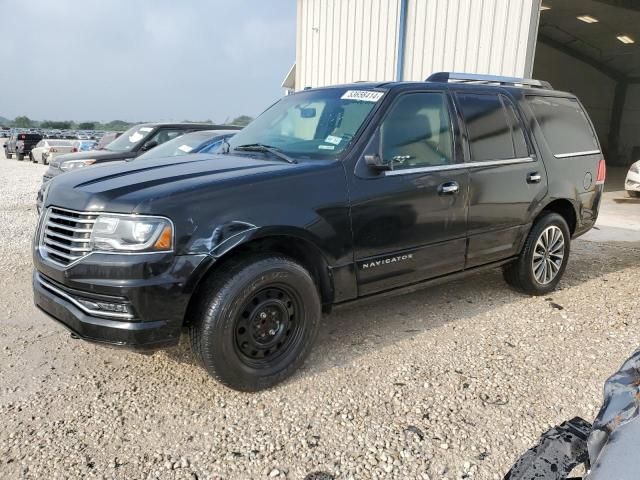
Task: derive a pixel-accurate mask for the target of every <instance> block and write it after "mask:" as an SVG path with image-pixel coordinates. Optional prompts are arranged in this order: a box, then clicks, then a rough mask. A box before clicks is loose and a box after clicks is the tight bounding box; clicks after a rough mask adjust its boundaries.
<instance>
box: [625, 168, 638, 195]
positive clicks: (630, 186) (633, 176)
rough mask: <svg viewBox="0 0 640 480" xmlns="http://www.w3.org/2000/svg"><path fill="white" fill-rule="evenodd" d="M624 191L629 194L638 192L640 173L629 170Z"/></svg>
mask: <svg viewBox="0 0 640 480" xmlns="http://www.w3.org/2000/svg"><path fill="white" fill-rule="evenodd" d="M624 189H625V190H627V191H631V192H640V173H636V172H633V171H631V170H629V173H627V178H626V180H625V182H624Z"/></svg>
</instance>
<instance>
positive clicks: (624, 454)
mask: <svg viewBox="0 0 640 480" xmlns="http://www.w3.org/2000/svg"><path fill="white" fill-rule="evenodd" d="M639 414H640V350H637V351H636V352H635V353H634V354H633V355H632V356H631V357H630V358H629V359H628V360H627V361H626V362H624V364H623V365H622V366H621V367H620V370H618V371H617V372H616V373H615V374H613V375H612V376H611V377H610V378H609V379H608V380H607V381H606V383H605V386H604V402H603V405H602V408H601V409H600V412H599V413H598V415H597V416H596V419H595V420H594V422H593V425H592V424H590V423H589V422H588V421H586V420H584V419H582V418H579V417H576V418H574V419H572V420H569V421H567V422H565V423H563V424H561V425H559V426H557V427H554V428H552V429H551V430H549V431H548V432H546V433H545V434H543V435H542V437H541V438H540V440H539V442H538V444H537V445H536V446H535V447H533V448H532V449H530V450H529V451H527V452H526V453H525V454H524V455H522V457H520V458H519V459H518V461H517V462H516V464H515V465H514V466H513V467H512V468H511V470H510V471H509V473H507V475H506V476H505V477H504V479H505V480H533V479H540V480H566V479H568V478H569V477H568V476H569V475H570V474H571V472H572V471H573V470H574V468H575V467H577V466H579V465H584V466H585V469H586V471H587V474H586V476H585V477H584V480H613V479H615V480H635V479H637V478H638V472H639V471H640V460H638V455H637V454H638V445H640V418H639ZM571 478H574V479H575V480H577V478H576V477H571Z"/></svg>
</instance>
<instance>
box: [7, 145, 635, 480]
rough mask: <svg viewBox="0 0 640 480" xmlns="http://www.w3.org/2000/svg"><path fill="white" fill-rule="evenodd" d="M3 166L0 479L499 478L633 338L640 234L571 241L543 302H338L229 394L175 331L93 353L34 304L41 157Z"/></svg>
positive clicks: (580, 403)
mask: <svg viewBox="0 0 640 480" xmlns="http://www.w3.org/2000/svg"><path fill="white" fill-rule="evenodd" d="M0 156H1V154H0ZM0 160H1V161H2V165H3V169H2V171H3V175H2V176H0V191H1V195H0V222H1V225H2V231H3V232H5V237H4V238H5V241H4V242H2V243H1V244H0V257H1V258H2V259H3V262H1V263H0V292H1V293H0V298H1V300H0V312H1V313H3V314H4V315H2V317H1V318H2V319H3V324H2V329H0V379H1V380H0V419H1V420H2V424H3V428H2V429H1V430H0V478H3V479H19V478H33V479H42V478H48V479H49V478H53V479H55V478H74V479H75V478H118V479H125V478H126V479H129V478H131V479H145V478H161V479H203V478H212V479H218V478H224V479H235V478H237V479H249V478H255V479H259V478H289V479H303V478H304V477H305V476H306V475H307V474H309V473H310V472H326V473H328V474H330V475H331V476H333V477H335V478H337V479H348V478H354V479H369V478H374V479H375V478H385V479H386V478H390V479H394V478H398V479H444V478H446V479H460V478H477V479H500V478H502V476H503V475H504V474H505V472H506V471H507V470H508V469H509V467H510V466H511V465H512V464H513V462H514V461H515V460H516V458H517V457H518V456H519V455H520V454H521V453H522V452H524V451H525V450H526V449H527V448H529V447H531V446H532V445H533V444H534V443H535V441H536V439H537V438H538V436H539V435H540V434H541V433H542V432H544V431H545V430H546V429H548V428H550V427H551V426H553V425H555V424H558V423H560V422H562V421H564V420H567V419H569V418H571V417H573V416H575V415H580V416H583V417H584V418H587V419H592V418H593V417H594V416H595V414H596V412H597V410H598V408H599V404H600V403H601V396H602V384H603V382H604V380H605V379H606V378H607V377H608V376H609V375H610V374H611V373H612V372H613V371H615V370H616V369H617V368H618V366H619V365H620V363H621V362H622V361H623V360H624V359H625V358H626V357H627V356H628V355H629V354H631V353H632V351H633V350H634V349H635V348H637V346H638V338H637V332H638V328H639V327H640V315H639V314H638V312H639V311H640V301H639V299H638V298H639V297H638V287H637V285H638V278H639V275H640V262H639V258H640V256H639V253H640V242H637V241H632V242H616V241H610V242H594V241H585V240H580V241H577V242H576V243H575V244H574V248H573V252H572V258H571V261H570V263H569V267H568V269H567V272H566V275H565V278H564V280H563V281H562V282H561V286H560V289H559V290H558V291H557V292H555V293H554V294H552V295H550V296H548V297H546V298H545V297H541V298H529V297H526V296H523V295H519V294H517V293H514V292H513V291H511V290H509V289H508V288H507V287H506V285H505V284H504V283H503V281H502V279H501V275H500V274H499V272H492V273H489V274H485V275H483V276H474V277H470V278H468V279H465V280H462V281H457V282H454V283H450V284H448V285H444V286H440V287H436V288H432V289H430V290H424V291H420V292H416V293H413V294H409V295H405V296H402V297H396V298H387V299H379V300H376V301H374V302H373V303H369V304H367V305H360V306H351V307H344V308H342V309H339V310H337V311H335V312H334V313H333V314H332V315H330V316H327V317H325V319H324V322H323V326H322V329H321V334H320V338H319V340H318V342H317V344H316V346H315V349H314V352H313V354H312V355H311V357H310V359H309V361H307V363H306V366H305V367H304V368H303V369H302V370H301V371H299V372H298V373H297V374H296V375H294V377H293V378H292V379H290V380H289V381H287V382H285V383H284V384H282V385H281V386H278V387H277V388H274V389H272V390H270V391H266V392H263V393H259V394H242V393H238V392H235V391H231V390H228V389H225V388H223V387H221V386H220V385H218V384H217V383H216V382H214V381H213V380H211V379H209V378H208V377H207V375H206V374H205V373H204V372H203V370H201V369H200V368H198V367H197V366H196V365H195V364H194V361H193V359H192V357H191V355H190V353H189V350H188V348H187V346H186V342H183V343H182V345H181V346H179V347H177V348H175V349H171V350H167V351H165V352H160V353H156V354H155V355H153V356H143V355H138V354H135V353H129V352H125V351H120V350H114V349H108V348H103V347H98V346H94V345H91V344H88V343H84V342H80V341H76V340H72V339H71V338H70V337H69V335H68V333H66V332H65V330H64V329H63V328H62V327H60V326H58V325H57V324H55V323H54V322H53V321H51V320H49V319H48V318H46V317H45V316H44V315H43V314H42V313H40V312H38V311H37V310H36V309H35V308H34V307H33V306H32V297H31V286H30V275H31V259H30V241H31V235H32V231H33V225H34V224H35V221H36V213H35V207H34V198H35V192H36V191H37V189H38V187H39V183H40V178H41V175H42V173H43V170H44V168H45V167H43V166H41V165H33V164H30V163H27V162H22V163H20V162H17V161H15V160H12V161H9V160H4V159H0ZM612 205H614V204H613V202H612ZM607 208H609V207H607ZM611 208H613V207H611ZM639 210H640V206H639ZM636 240H638V238H637V237H636ZM326 478H331V477H326Z"/></svg>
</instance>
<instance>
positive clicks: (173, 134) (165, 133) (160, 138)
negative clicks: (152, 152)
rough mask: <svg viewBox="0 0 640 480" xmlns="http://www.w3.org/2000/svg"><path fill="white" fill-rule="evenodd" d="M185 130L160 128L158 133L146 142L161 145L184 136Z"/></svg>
mask: <svg viewBox="0 0 640 480" xmlns="http://www.w3.org/2000/svg"><path fill="white" fill-rule="evenodd" d="M185 133H186V132H185V130H172V129H169V128H161V129H160V130H158V132H157V133H156V134H155V135H154V136H152V137H151V138H150V139H149V140H147V142H154V141H155V142H158V145H162V144H163V143H164V142H168V141H169V140H173V139H174V138H178V137H179V136H180V135H184V134H185Z"/></svg>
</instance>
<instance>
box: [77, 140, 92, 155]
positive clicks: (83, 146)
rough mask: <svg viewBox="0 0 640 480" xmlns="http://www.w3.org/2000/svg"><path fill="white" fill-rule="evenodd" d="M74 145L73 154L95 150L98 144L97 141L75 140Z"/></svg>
mask: <svg viewBox="0 0 640 480" xmlns="http://www.w3.org/2000/svg"><path fill="white" fill-rule="evenodd" d="M72 144H73V148H74V150H73V152H88V151H89V150H94V149H95V147H96V145H97V144H98V142H97V141H95V140H75V141H73V142H72Z"/></svg>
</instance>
